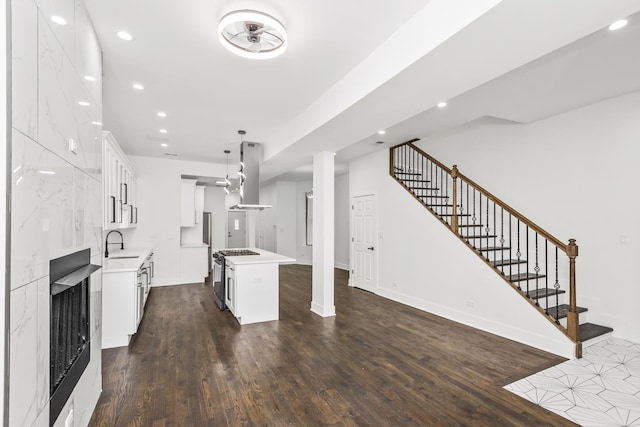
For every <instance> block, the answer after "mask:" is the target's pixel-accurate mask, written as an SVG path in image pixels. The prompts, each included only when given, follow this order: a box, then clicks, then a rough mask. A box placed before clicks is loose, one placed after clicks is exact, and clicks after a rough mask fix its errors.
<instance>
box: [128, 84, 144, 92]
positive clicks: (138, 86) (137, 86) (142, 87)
mask: <svg viewBox="0 0 640 427" xmlns="http://www.w3.org/2000/svg"><path fill="white" fill-rule="evenodd" d="M131 87H133V88H134V89H136V90H144V86H142V85H141V84H140V83H134V84H132V85H131Z"/></svg>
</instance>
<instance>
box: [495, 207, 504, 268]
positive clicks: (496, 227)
mask: <svg viewBox="0 0 640 427" xmlns="http://www.w3.org/2000/svg"><path fill="white" fill-rule="evenodd" d="M493 229H494V230H496V231H495V232H494V233H493V246H498V242H497V241H496V239H497V238H498V226H497V225H496V204H495V202H493ZM500 252H503V251H500ZM502 255H503V256H504V252H503V254H502Z"/></svg>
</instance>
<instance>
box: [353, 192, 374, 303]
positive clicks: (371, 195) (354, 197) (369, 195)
mask: <svg viewBox="0 0 640 427" xmlns="http://www.w3.org/2000/svg"><path fill="white" fill-rule="evenodd" d="M360 197H371V198H373V205H374V206H373V215H374V218H373V220H374V224H373V228H374V231H373V232H374V235H373V240H374V247H375V250H374V251H373V257H374V262H375V268H374V269H373V271H372V274H373V278H372V280H371V281H372V282H373V286H372V288H373V289H371V292H373V293H375V294H377V293H378V277H379V274H378V268H379V267H378V253H379V252H380V251H379V250H378V249H379V245H378V241H379V239H378V200H377V197H376V194H375V193H366V194H358V195H356V196H351V200H350V204H351V209H350V211H351V214H350V215H349V235H350V241H349V281H348V283H347V284H348V286H350V287H355V285H354V280H353V274H354V267H355V266H354V262H355V253H354V247H353V246H354V243H355V242H354V240H355V236H354V231H355V230H354V223H355V215H356V211H355V201H356V199H358V198H360Z"/></svg>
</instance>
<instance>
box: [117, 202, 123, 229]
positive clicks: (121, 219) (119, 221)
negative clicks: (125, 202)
mask: <svg viewBox="0 0 640 427" xmlns="http://www.w3.org/2000/svg"><path fill="white" fill-rule="evenodd" d="M118 201H119V202H120V221H118V222H119V223H120V224H122V200H118Z"/></svg>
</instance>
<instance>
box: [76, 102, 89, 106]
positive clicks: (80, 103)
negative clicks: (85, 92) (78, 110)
mask: <svg viewBox="0 0 640 427" xmlns="http://www.w3.org/2000/svg"><path fill="white" fill-rule="evenodd" d="M78 105H82V106H83V107H88V106H89V105H91V104H90V103H88V102H87V101H78Z"/></svg>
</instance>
